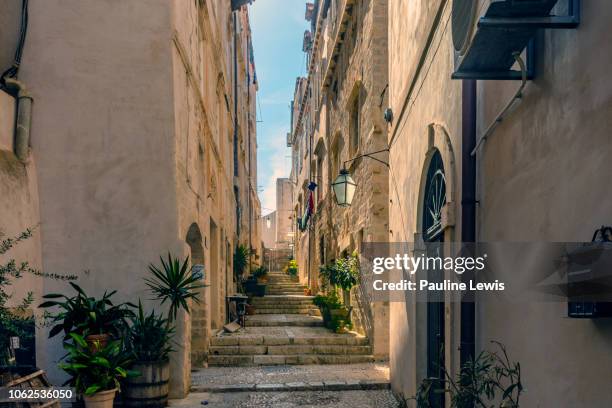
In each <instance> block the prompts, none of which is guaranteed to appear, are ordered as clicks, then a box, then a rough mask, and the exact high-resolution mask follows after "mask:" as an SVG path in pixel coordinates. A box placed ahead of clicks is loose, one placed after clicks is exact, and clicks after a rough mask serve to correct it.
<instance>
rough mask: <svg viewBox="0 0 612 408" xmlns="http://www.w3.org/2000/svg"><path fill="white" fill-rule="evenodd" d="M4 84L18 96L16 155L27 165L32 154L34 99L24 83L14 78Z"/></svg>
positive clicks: (6, 79) (8, 79)
mask: <svg viewBox="0 0 612 408" xmlns="http://www.w3.org/2000/svg"><path fill="white" fill-rule="evenodd" d="M4 83H5V85H6V88H7V89H8V90H9V91H12V92H14V93H15V94H16V95H17V118H16V122H15V155H16V156H17V158H18V159H19V160H20V161H21V162H23V163H26V162H27V160H28V155H29V153H30V129H31V126H32V103H33V101H34V100H33V98H32V96H31V95H30V93H29V92H28V90H27V89H26V86H25V84H24V83H23V82H21V81H18V80H17V79H14V78H5V79H4Z"/></svg>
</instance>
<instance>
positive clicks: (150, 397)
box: [123, 253, 205, 407]
mask: <svg viewBox="0 0 612 408" xmlns="http://www.w3.org/2000/svg"><path fill="white" fill-rule="evenodd" d="M160 261H161V267H160V266H157V265H153V264H151V265H149V271H150V272H151V274H152V277H151V278H146V279H145V282H146V284H147V286H148V287H149V291H150V292H151V293H152V294H153V295H154V296H155V298H156V299H157V300H159V301H160V303H161V304H165V303H168V305H169V306H168V315H167V316H166V317H163V316H161V315H157V314H155V312H153V311H152V312H151V313H150V314H148V315H146V314H145V313H144V310H143V307H142V303H141V302H140V301H139V302H138V314H137V315H135V316H134V317H133V318H132V319H131V322H132V325H131V327H130V329H129V336H128V339H129V341H128V344H127V349H128V350H129V351H130V353H131V356H132V358H133V360H134V362H133V365H132V367H131V368H132V369H133V370H134V371H139V372H140V373H141V375H139V376H136V377H132V378H128V379H127V380H126V384H125V393H124V394H125V397H124V401H123V402H124V405H125V406H128V407H165V406H166V403H167V401H168V384H169V380H170V368H169V358H168V356H169V354H170V352H171V351H172V347H171V345H170V342H171V338H172V335H173V333H174V326H173V325H172V324H173V322H174V321H175V320H176V317H177V314H178V312H179V310H184V311H185V312H187V313H189V300H193V301H195V302H199V298H198V289H200V288H202V287H204V286H205V285H202V284H200V283H198V282H199V277H197V276H194V275H193V274H192V273H191V268H190V267H189V257H187V258H186V259H185V260H184V261H182V262H181V261H180V260H179V259H178V258H174V257H172V255H171V254H170V253H169V254H168V258H167V260H164V259H163V258H162V257H160Z"/></svg>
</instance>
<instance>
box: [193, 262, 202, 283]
mask: <svg viewBox="0 0 612 408" xmlns="http://www.w3.org/2000/svg"><path fill="white" fill-rule="evenodd" d="M191 275H192V276H193V277H194V278H196V279H201V280H204V265H202V264H195V265H193V267H192V268H191Z"/></svg>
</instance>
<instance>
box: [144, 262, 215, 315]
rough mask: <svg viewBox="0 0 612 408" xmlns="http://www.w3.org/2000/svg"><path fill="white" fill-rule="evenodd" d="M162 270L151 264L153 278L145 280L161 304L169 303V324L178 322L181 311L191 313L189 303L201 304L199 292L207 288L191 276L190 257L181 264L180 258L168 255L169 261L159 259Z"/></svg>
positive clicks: (150, 269) (195, 277)
mask: <svg viewBox="0 0 612 408" xmlns="http://www.w3.org/2000/svg"><path fill="white" fill-rule="evenodd" d="M159 259H160V261H161V268H159V267H157V266H155V265H153V264H151V265H149V271H151V273H152V274H153V278H147V279H145V282H146V284H147V286H148V287H149V289H150V291H151V292H152V293H153V294H154V295H155V297H156V299H158V300H161V304H162V305H163V304H164V303H166V302H168V303H169V308H168V323H171V322H173V321H174V320H176V315H177V313H178V311H179V310H180V309H183V310H184V311H186V312H187V313H189V304H188V303H187V301H188V300H189V299H193V301H195V302H197V303H199V302H200V299H199V298H198V292H197V290H198V289H200V288H203V287H205V285H202V284H200V283H198V282H199V278H198V277H197V276H193V275H192V274H191V268H190V267H189V257H187V258H186V259H185V261H184V262H183V263H182V264H181V262H180V260H179V259H178V258H173V257H172V255H170V253H168V260H167V261H164V258H162V257H160V258H159Z"/></svg>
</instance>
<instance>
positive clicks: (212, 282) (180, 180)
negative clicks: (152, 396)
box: [0, 0, 261, 396]
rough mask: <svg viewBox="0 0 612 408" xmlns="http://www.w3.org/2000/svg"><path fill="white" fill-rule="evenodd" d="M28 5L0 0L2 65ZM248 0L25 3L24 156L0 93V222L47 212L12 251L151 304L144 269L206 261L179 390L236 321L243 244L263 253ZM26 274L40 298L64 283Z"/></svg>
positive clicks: (47, 352)
mask: <svg viewBox="0 0 612 408" xmlns="http://www.w3.org/2000/svg"><path fill="white" fill-rule="evenodd" d="M18 3H20V2H14V1H2V2H1V3H0V5H1V7H0V8H1V9H2V10H3V12H2V13H0V14H1V18H2V23H3V24H0V26H1V27H0V30H2V32H1V34H2V35H0V38H1V40H0V53H1V58H0V64H1V69H2V71H4V69H5V68H6V67H9V66H10V65H11V63H12V54H13V52H14V50H15V44H16V43H17V33H18V30H19V21H20V19H21V16H20V12H21V10H20V8H21V7H20V4H18ZM239 3H241V2H231V4H230V2H227V1H221V0H218V1H217V0H211V1H184V2H183V1H180V2H168V1H166V0H152V1H147V2H116V1H95V2H83V1H68V2H66V1H54V0H51V1H30V2H29V5H30V7H29V25H28V28H27V30H28V32H27V40H26V44H25V47H24V52H23V60H22V62H21V66H20V69H19V76H18V78H19V80H20V81H21V82H22V83H23V84H24V85H25V86H26V87H27V89H28V91H29V93H30V95H31V96H32V98H33V100H34V108H33V111H32V112H33V113H32V117H31V120H32V126H31V130H32V131H31V137H30V140H29V142H28V144H29V145H30V146H31V149H30V152H28V154H27V157H23V158H20V157H17V155H16V154H15V151H16V147H15V145H14V137H13V134H14V132H15V126H14V121H13V120H12V118H13V115H14V112H15V103H16V102H15V95H14V94H13V95H9V93H8V92H7V89H6V88H5V89H3V90H2V91H0V115H1V117H2V128H1V133H0V135H1V136H0V191H2V194H0V208H1V210H2V211H1V212H0V228H1V229H2V230H3V231H5V233H6V234H7V235H15V234H17V233H18V232H19V231H21V230H23V229H25V228H27V227H29V226H33V225H37V224H38V223H40V226H39V228H38V230H37V232H38V233H39V234H37V235H36V236H35V237H33V238H32V239H31V240H29V241H28V242H27V243H25V244H24V245H23V246H22V248H20V249H19V252H15V253H14V254H13V255H14V256H15V257H16V258H18V259H20V258H26V257H27V259H28V260H29V261H30V262H31V263H32V264H33V265H34V266H36V267H40V268H41V269H42V270H43V271H45V272H50V273H67V274H76V275H78V276H79V284H80V285H81V286H82V287H83V288H84V289H85V290H86V291H87V292H88V293H91V294H93V295H100V294H101V293H102V292H104V291H105V290H108V289H118V293H117V299H116V300H117V301H120V300H130V301H134V300H135V299H136V298H137V297H141V298H142V299H143V301H146V299H148V298H149V295H147V292H146V286H145V284H144V281H143V278H144V277H145V276H147V274H148V272H147V265H148V264H149V263H155V262H158V260H159V256H160V255H163V254H166V253H167V252H168V251H170V252H172V253H173V254H174V255H175V256H180V257H183V258H184V257H186V256H190V257H191V261H192V264H201V265H204V270H205V274H204V279H205V283H207V284H208V286H207V287H206V288H205V289H203V290H202V293H201V298H202V303H201V304H200V305H194V310H193V311H192V314H191V316H189V315H182V316H181V317H180V319H179V322H178V327H177V334H176V344H177V345H176V347H175V348H176V352H175V353H173V355H172V358H171V370H172V373H173V375H172V384H171V390H172V392H171V395H173V396H183V395H185V394H186V393H187V392H188V390H189V381H190V369H191V366H192V364H193V365H194V366H197V365H201V364H202V363H203V362H204V360H205V357H206V352H207V347H208V337H209V336H210V334H211V331H212V330H214V329H216V328H219V327H220V326H221V325H222V324H224V323H225V314H226V310H225V296H226V295H227V294H229V293H233V292H234V291H235V282H234V278H233V272H232V253H233V251H234V248H235V246H236V245H237V244H238V243H243V244H245V245H250V246H251V247H253V248H256V249H257V250H258V251H261V236H260V234H261V232H260V229H259V224H258V222H256V220H257V219H259V216H260V215H259V214H260V204H259V200H258V198H257V194H256V185H257V184H256V178H257V174H256V170H255V169H256V168H257V161H256V160H257V159H256V131H255V122H256V120H255V117H256V115H255V109H256V108H255V107H256V103H255V100H256V99H255V94H256V92H257V80H256V72H255V64H254V56H253V51H252V44H251V33H250V26H249V16H248V9H247V7H246V6H244V5H243V6H240V5H239ZM232 5H236V10H232V9H231V7H232ZM67 10H70V12H67ZM4 23H6V24H4ZM5 34H6V35H5ZM5 119H6V120H5ZM260 253H261V252H260ZM29 279H30V278H27V279H26V280H23V281H21V282H20V284H19V285H18V286H17V290H18V291H25V288H35V290H34V292H35V296H36V298H37V299H40V295H41V294H43V293H49V292H57V291H65V292H67V293H68V292H69V291H68V289H67V287H66V286H65V284H64V283H61V282H56V281H47V280H44V281H35V282H30V281H29ZM146 303H147V305H148V306H149V307H151V306H153V304H152V303H151V302H146ZM46 330H47V329H45V328H40V329H39V332H38V333H37V345H38V347H37V364H38V365H39V366H40V367H42V368H44V369H46V370H47V371H48V372H49V374H50V377H51V379H52V380H53V381H55V382H57V381H59V379H60V377H61V376H62V374H61V372H60V371H59V369H58V368H57V366H56V362H57V360H58V359H59V358H60V357H61V356H62V355H63V351H62V348H61V344H60V341H59V340H58V339H57V338H54V339H51V340H46V337H47V333H46Z"/></svg>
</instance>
